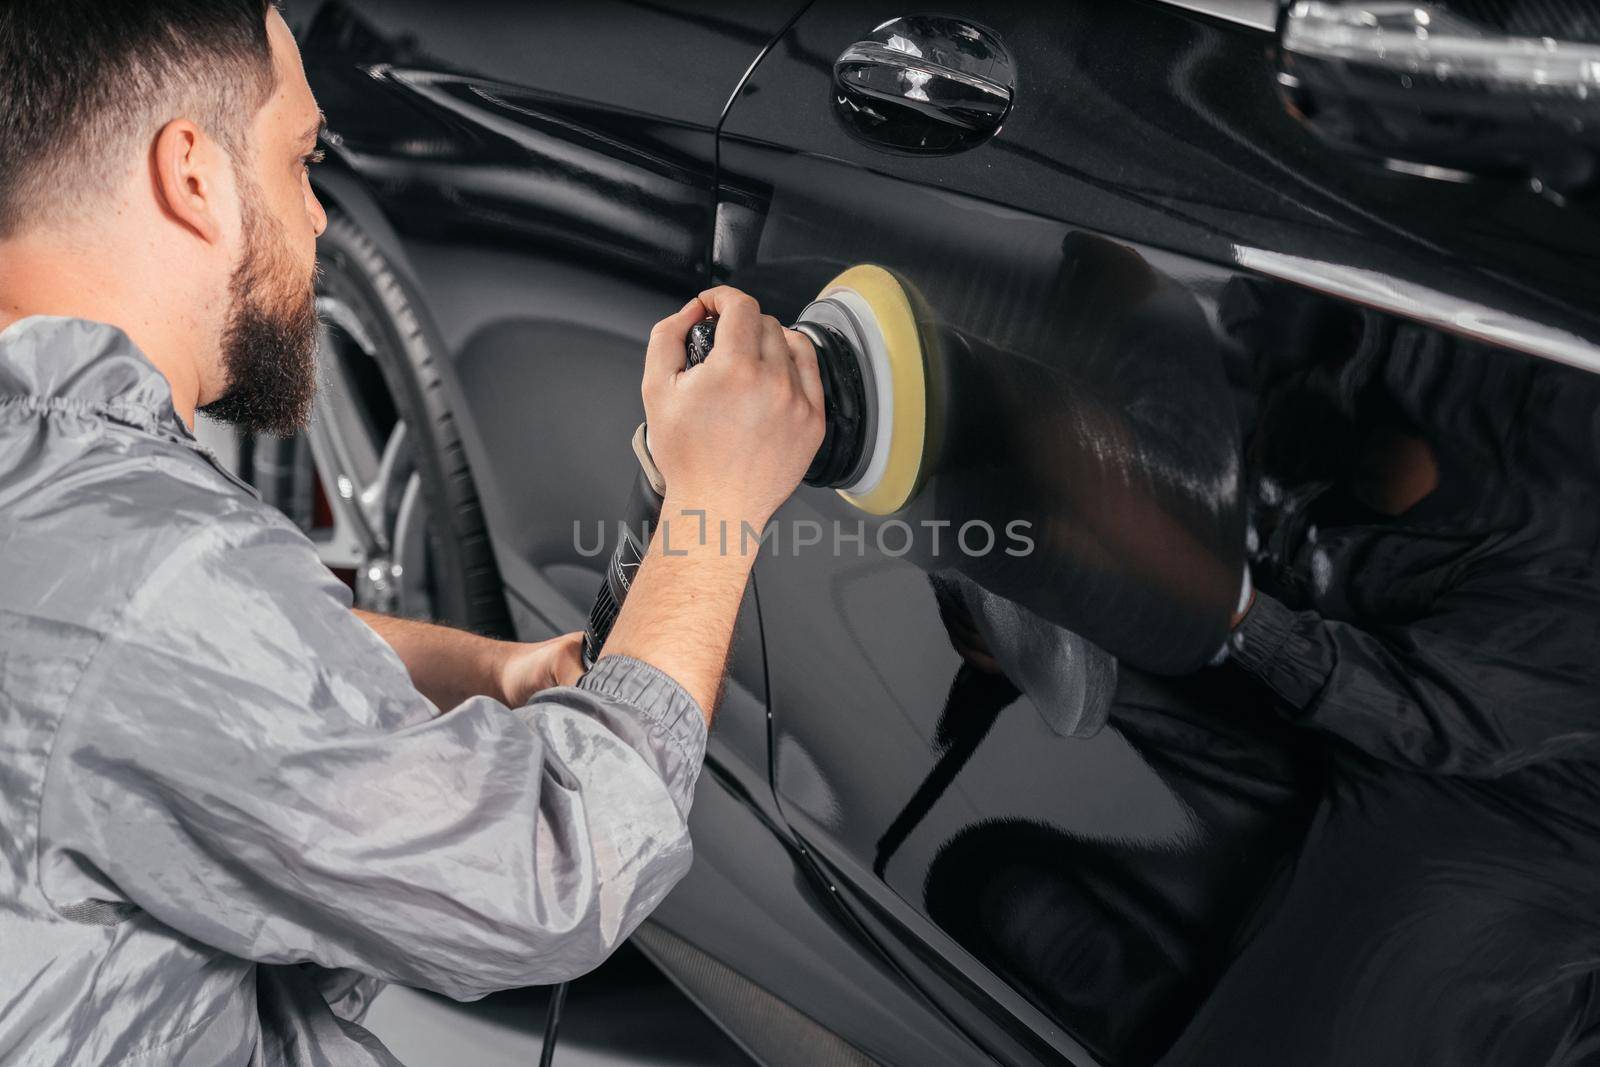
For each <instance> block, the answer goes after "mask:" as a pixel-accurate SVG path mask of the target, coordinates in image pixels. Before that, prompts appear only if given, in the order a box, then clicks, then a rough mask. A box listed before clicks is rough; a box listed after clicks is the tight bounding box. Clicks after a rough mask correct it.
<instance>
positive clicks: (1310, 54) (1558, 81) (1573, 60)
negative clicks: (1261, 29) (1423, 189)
mask: <svg viewBox="0 0 1600 1067" xmlns="http://www.w3.org/2000/svg"><path fill="white" fill-rule="evenodd" d="M1578 7H1579V8H1582V7H1583V5H1578ZM1508 10H1510V11H1511V12H1512V14H1511V16H1510V17H1507V18H1505V19H1503V20H1502V21H1500V22H1499V23H1497V24H1496V23H1489V22H1485V21H1481V20H1473V19H1469V18H1466V17H1464V16H1462V15H1461V14H1459V13H1457V12H1456V11H1451V10H1447V9H1446V8H1444V7H1442V6H1440V5H1438V4H1434V3H1428V2H1417V0H1293V2H1291V3H1289V4H1287V5H1286V6H1285V7H1284V8H1283V13H1282V16H1281V18H1280V21H1279V26H1278V57H1279V64H1278V82H1279V85H1280V87H1281V89H1282V91H1283V94H1284V97H1285V99H1286V101H1287V102H1288V104H1289V106H1290V108H1291V110H1292V111H1293V112H1294V113H1296V114H1297V115H1298V116H1299V117H1300V118H1302V119H1304V120H1305V121H1306V122H1307V123H1308V124H1309V125H1310V126H1311V128H1312V129H1313V130H1314V131H1316V132H1317V133H1318V134H1319V135H1320V136H1322V137H1323V138H1325V139H1326V140H1328V141H1330V142H1331V143H1333V144H1335V145H1338V146H1339V147H1342V148H1347V149H1351V150H1355V151H1359V152H1364V153H1367V154H1370V155H1373V156H1376V157H1378V158H1380V159H1382V160H1383V161H1384V162H1385V163H1386V164H1387V165H1389V166H1390V167H1392V168H1393V169H1397V170H1402V171H1408V172H1412V173H1419V174H1425V175H1428V176H1430V177H1439V178H1449V179H1453V180H1457V181H1461V180H1468V179H1470V178H1474V177H1480V176H1491V175H1507V176H1512V177H1519V178H1531V179H1534V180H1535V181H1537V182H1538V183H1539V184H1540V185H1541V186H1545V185H1548V186H1552V187H1554V188H1572V187H1578V186H1583V185H1586V184H1588V183H1590V182H1591V181H1593V180H1594V179H1595V178H1596V176H1597V172H1596V150H1597V149H1600V20H1596V19H1595V18H1594V17H1592V15H1591V16H1590V17H1588V18H1587V19H1583V18H1580V17H1578V16H1577V15H1564V14H1563V12H1564V11H1571V10H1574V9H1565V8H1563V7H1562V6H1561V5H1556V6H1555V7H1546V6H1545V5H1533V4H1529V5H1526V7H1525V8H1521V9H1520V10H1519V9H1518V6H1517V5H1511V6H1510V7H1509V9H1508ZM1545 12H1554V14H1550V15H1546V14H1545ZM1563 18H1565V21H1562V20H1563ZM1538 19H1546V20H1547V21H1542V22H1541V21H1537V20H1538Z"/></svg>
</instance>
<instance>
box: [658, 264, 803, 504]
mask: <svg viewBox="0 0 1600 1067" xmlns="http://www.w3.org/2000/svg"><path fill="white" fill-rule="evenodd" d="M707 315H715V316H717V318H718V321H717V336H716V344H715V346H714V347H713V348H712V350H711V354H710V356H709V357H708V358H707V359H706V361H705V362H704V363H702V364H701V365H700V366H698V367H693V368H690V369H688V370H685V369H684V363H685V342H686V339H687V337H688V333H689V329H690V327H692V326H693V325H694V324H695V323H697V322H699V321H701V320H702V319H704V318H705V317H706V316H707ZM642 391H643V394H644V410H645V422H646V424H647V425H648V426H649V427H650V436H649V444H650V456H651V458H652V459H653V460H655V463H656V467H657V468H658V469H659V470H660V471H661V476H662V479H663V480H664V481H665V482H666V486H667V500H668V501H669V502H670V503H672V504H674V505H676V508H678V509H688V508H694V509H703V510H704V511H705V512H706V513H707V515H708V517H712V518H714V519H715V520H725V521H728V522H730V523H741V522H744V523H749V524H750V525H751V526H753V527H754V528H755V529H757V530H759V529H760V528H761V527H762V526H764V525H765V524H766V521H767V520H768V519H769V518H771V516H772V513H773V512H774V511H776V510H777V509H778V507H779V505H781V504H782V503H783V502H784V501H785V500H787V499H788V498H789V495H790V494H791V493H793V492H794V490H795V487H796V486H798V485H799V484H800V479H801V478H802V477H803V476H804V475H805V472H806V468H807V467H808V466H810V465H811V461H812V459H813V458H814V457H815V456H816V454H817V449H818V448H820V447H821V445H822V433H823V411H822V380H821V378H820V376H819V375H818V372H817V353H816V350H815V349H814V348H813V347H812V345H811V341H810V339H808V338H807V337H806V336H805V335H804V334H802V333H798V332H796V331H794V330H787V329H784V327H783V326H781V325H779V323H778V320H777V319H774V318H773V317H772V316H771V315H763V314H761V308H760V306H759V305H758V304H757V303H756V301H755V300H754V299H753V298H751V297H750V296H748V295H746V294H745V293H742V292H740V291H739V290H737V289H733V288H730V287H729V286H719V287H717V288H715V289H709V290H707V291H706V292H704V293H701V294H700V295H699V296H698V297H696V298H695V299H693V300H691V301H689V303H688V304H686V305H684V307H683V310H681V311H679V312H678V313H677V314H675V315H672V316H670V317H669V318H665V319H663V320H661V322H659V323H657V324H656V327H655V329H654V330H653V331H651V334H650V346H649V349H648V351H647V352H646V355H645V369H644V385H643V389H642ZM736 535H737V530H731V531H730V536H736Z"/></svg>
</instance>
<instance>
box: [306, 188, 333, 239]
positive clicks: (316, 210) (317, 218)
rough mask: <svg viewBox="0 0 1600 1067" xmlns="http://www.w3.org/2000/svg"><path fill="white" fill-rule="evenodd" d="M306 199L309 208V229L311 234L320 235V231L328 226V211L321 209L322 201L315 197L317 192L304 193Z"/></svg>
mask: <svg viewBox="0 0 1600 1067" xmlns="http://www.w3.org/2000/svg"><path fill="white" fill-rule="evenodd" d="M306 199H307V202H308V205H309V207H310V210H311V229H312V231H313V236H315V237H321V236H322V231H324V230H326V229H327V228H328V213H327V211H325V210H323V207H322V201H320V200H318V199H317V194H316V193H313V192H309V191H308V192H307V193H306Z"/></svg>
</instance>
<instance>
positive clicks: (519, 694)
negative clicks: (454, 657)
mask: <svg viewBox="0 0 1600 1067" xmlns="http://www.w3.org/2000/svg"><path fill="white" fill-rule="evenodd" d="M582 649H583V634H582V633H570V634H562V635H561V636H560V637H552V638H551V639H550V640H548V641H536V642H534V643H532V644H519V645H515V646H513V648H512V649H511V651H510V652H509V653H508V654H507V655H506V658H505V662H504V663H503V664H502V665H501V667H500V688H501V691H502V692H503V693H504V696H503V697H502V699H503V700H504V702H505V704H506V705H507V706H508V707H513V708H515V707H521V706H522V705H523V704H526V703H527V702H528V701H529V700H531V699H533V697H534V695H535V694H537V693H540V692H543V691H544V690H546V689H553V688H555V687H556V686H558V685H572V684H573V683H574V682H576V681H577V680H578V679H579V678H581V677H583V656H582Z"/></svg>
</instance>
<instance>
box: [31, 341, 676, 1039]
mask: <svg viewBox="0 0 1600 1067" xmlns="http://www.w3.org/2000/svg"><path fill="white" fill-rule="evenodd" d="M349 605H350V596H349V593H348V591H347V590H346V588H345V587H344V586H343V585H342V584H340V583H339V582H338V581H337V580H335V579H334V578H333V577H332V576H331V575H330V574H329V573H328V571H327V570H326V569H324V568H323V567H322V566H321V564H320V563H319V562H318V560H317V557H316V555H315V552H314V550H313V547H312V545H311V544H310V542H309V541H308V540H307V539H306V538H305V536H304V535H303V534H302V533H301V532H300V531H299V530H298V529H297V528H295V527H294V526H293V525H292V524H290V523H289V522H288V521H287V520H286V519H284V518H283V517H282V516H281V515H280V514H279V513H278V512H276V511H275V510H273V509H272V508H269V507H267V506H265V505H264V504H262V503H261V502H260V501H259V499H257V498H256V497H255V495H254V493H253V492H252V491H250V490H249V489H248V488H247V487H245V486H243V485H242V484H241V483H238V482H237V481H235V480H234V479H233V478H232V476H231V475H229V474H228V473H227V472H226V471H225V470H223V469H222V468H221V467H219V466H218V465H217V464H216V463H215V462H214V461H213V460H212V459H211V457H210V455H209V454H208V453H206V452H205V451H204V450H203V449H202V448H201V446H199V445H198V444H197V443H196V442H195V440H194V438H193V437H192V436H191V435H190V433H189V431H188V429H187V428H186V427H185V426H184V425H183V423H182V422H181V421H180V420H179V419H178V418H177V416H176V414H175V413H174V411H173V408H172V402H171V393H170V391H169V389H168V387H167V383H166V380H165V379H164V378H163V377H162V376H161V374H160V373H159V372H158V371H157V370H156V369H155V368H154V366H152V365H151V364H150V362H149V361H148V360H147V359H145V357H144V356H143V355H142V354H140V352H139V351H138V350H137V349H135V348H134V346H133V345H132V343H131V342H130V341H129V340H128V338H127V337H126V336H125V335H124V334H123V333H122V332H121V331H119V330H117V329H114V328H112V327H109V326H103V325H98V324H95V323H90V322H84V321H81V320H72V319H56V318H42V317H36V318H30V319H25V320H23V321H21V322H19V323H17V324H15V325H14V326H12V327H11V328H10V329H8V330H6V331H5V332H4V333H3V334H0V953H3V955H0V959H3V966H0V1062H3V1063H6V1064H12V1063H23V1064H35V1063H37V1064H69V1063H70V1064H111V1063H116V1064H125V1065H139V1067H145V1065H156V1064H159V1065H161V1067H168V1065H187V1064H196V1065H199V1064H204V1065H206V1067H214V1065H217V1064H246V1063H248V1064H260V1065H266V1064H274V1065H275V1064H284V1063H295V1064H319V1065H330V1067H332V1065H346V1064H390V1063H394V1062H396V1061H395V1060H394V1059H393V1058H392V1057H391V1056H390V1055H389V1053H387V1052H386V1051H385V1050H384V1049H383V1048H382V1046H381V1045H380V1044H379V1043H378V1042H377V1041H376V1040H375V1039H374V1038H372V1037H371V1036H370V1035H369V1034H367V1033H366V1032H365V1031H364V1030H362V1029H361V1028H360V1026H359V1025H356V1022H355V1021H354V1020H356V1019H358V1017H359V1014H360V1012H361V1011H362V1010H364V1007H365V1004H366V1003H367V1001H368V1000H370V998H371V996H372V995H373V993H374V992H375V991H376V989H377V988H378V983H377V982H375V981H373V980H372V979H381V980H387V981H393V982H401V983H404V984H406V985H410V986H417V987H421V988H424V989H431V990H436V991H438V992H441V993H444V994H447V995H449V996H452V997H456V998H460V999H471V998H475V997H479V996H482V995H483V994H485V993H488V992H490V991H492V990H496V989H502V988H507V987H513V986H522V985H530V984H537V983H547V982H554V981H557V980H560V979H564V978H569V977H572V976H575V975H578V974H581V973H583V972H584V971H587V970H588V969H590V968H592V967H594V966H595V965H596V964H598V963H599V962H600V961H601V960H603V959H604V958H605V957H606V955H607V954H608V953H610V952H611V950H612V949H613V948H615V947H616V946H617V944H618V943H619V942H620V941H622V940H623V939H624V938H626V937H627V936H628V934H629V933H630V932H631V931H632V930H633V929H634V927H635V926H636V925H638V923H639V922H640V920H642V919H643V918H644V917H645V915H647V914H648V913H649V912H650V910H651V908H653V907H654V906H655V905H656V903H657V902H658V901H660V900H661V898H662V897H663V896H664V895H665V894H666V893H667V891H668V890H669V889H671V888H672V886H673V885H674V883H676V882H677V881H678V879H679V878H680V877H682V875H683V874H684V873H685V871H686V870H687V869H688V867H689V860H690V848H689V836H688V830H687V826H686V822H685V820H686V817H687V815H688V811H689V804H690V799H691V796H692V793H693V790H694V784H695V779H696V777H697V775H698V773H699V768H700V763H701V758H702V756H703V753H704V749H705V725H704V722H703V719H702V716H701V713H700V710H699V708H698V707H697V706H696V705H695V703H694V701H693V700H692V699H691V698H690V697H689V696H688V694H686V693H685V692H684V691H683V690H682V689H681V688H680V687H679V686H678V685H677V684H676V683H674V682H673V681H672V680H671V679H670V678H668V677H667V676H666V675H664V674H662V673H661V672H660V671H658V670H656V669H655V668H653V667H650V666H648V665H647V664H644V663H640V662H638V661H635V660H629V659H625V658H621V657H615V658H610V659H606V660H602V661H601V663H600V664H599V665H598V666H597V667H596V668H595V669H594V670H593V671H591V672H590V673H589V675H588V676H587V677H585V678H584V679H583V681H582V682H580V683H579V684H578V685H577V686H576V687H574V688H564V689H556V690H550V691H548V692H546V693H543V694H540V698H539V699H538V700H537V701H536V702H534V703H532V704H529V705H527V706H526V707H521V708H515V709H509V708H506V707H505V706H504V705H502V704H499V703H497V702H496V701H494V700H490V699H488V698H482V697H480V698H475V699H472V700H469V701H467V702H466V703H464V704H462V705H461V706H460V707H457V708H455V709H453V710H451V711H450V712H449V713H448V714H444V715H440V714H439V713H438V710H437V709H436V708H434V707H433V706H432V705H431V704H429V702H428V701H427V700H426V699H425V698H424V697H423V696H422V695H421V694H420V693H418V692H417V690H416V689H415V688H414V687H413V686H412V684H411V680H410V678H409V677H408V675H407V673H406V669H405V667H404V665H403V664H402V663H401V662H400V660H399V658H398V657H396V655H395V654H394V652H393V650H392V649H390V648H389V646H388V645H387V644H385V643H384V641H383V640H382V639H381V638H379V637H378V635H377V634H376V633H374V632H373V631H372V630H371V629H370V628H369V627H367V626H366V625H365V624H364V623H362V622H361V621H360V620H359V619H358V618H356V617H355V616H354V615H353V614H351V612H350V611H349ZM274 965H276V966H274ZM330 1004H331V1005H332V1007H331V1008H330Z"/></svg>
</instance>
